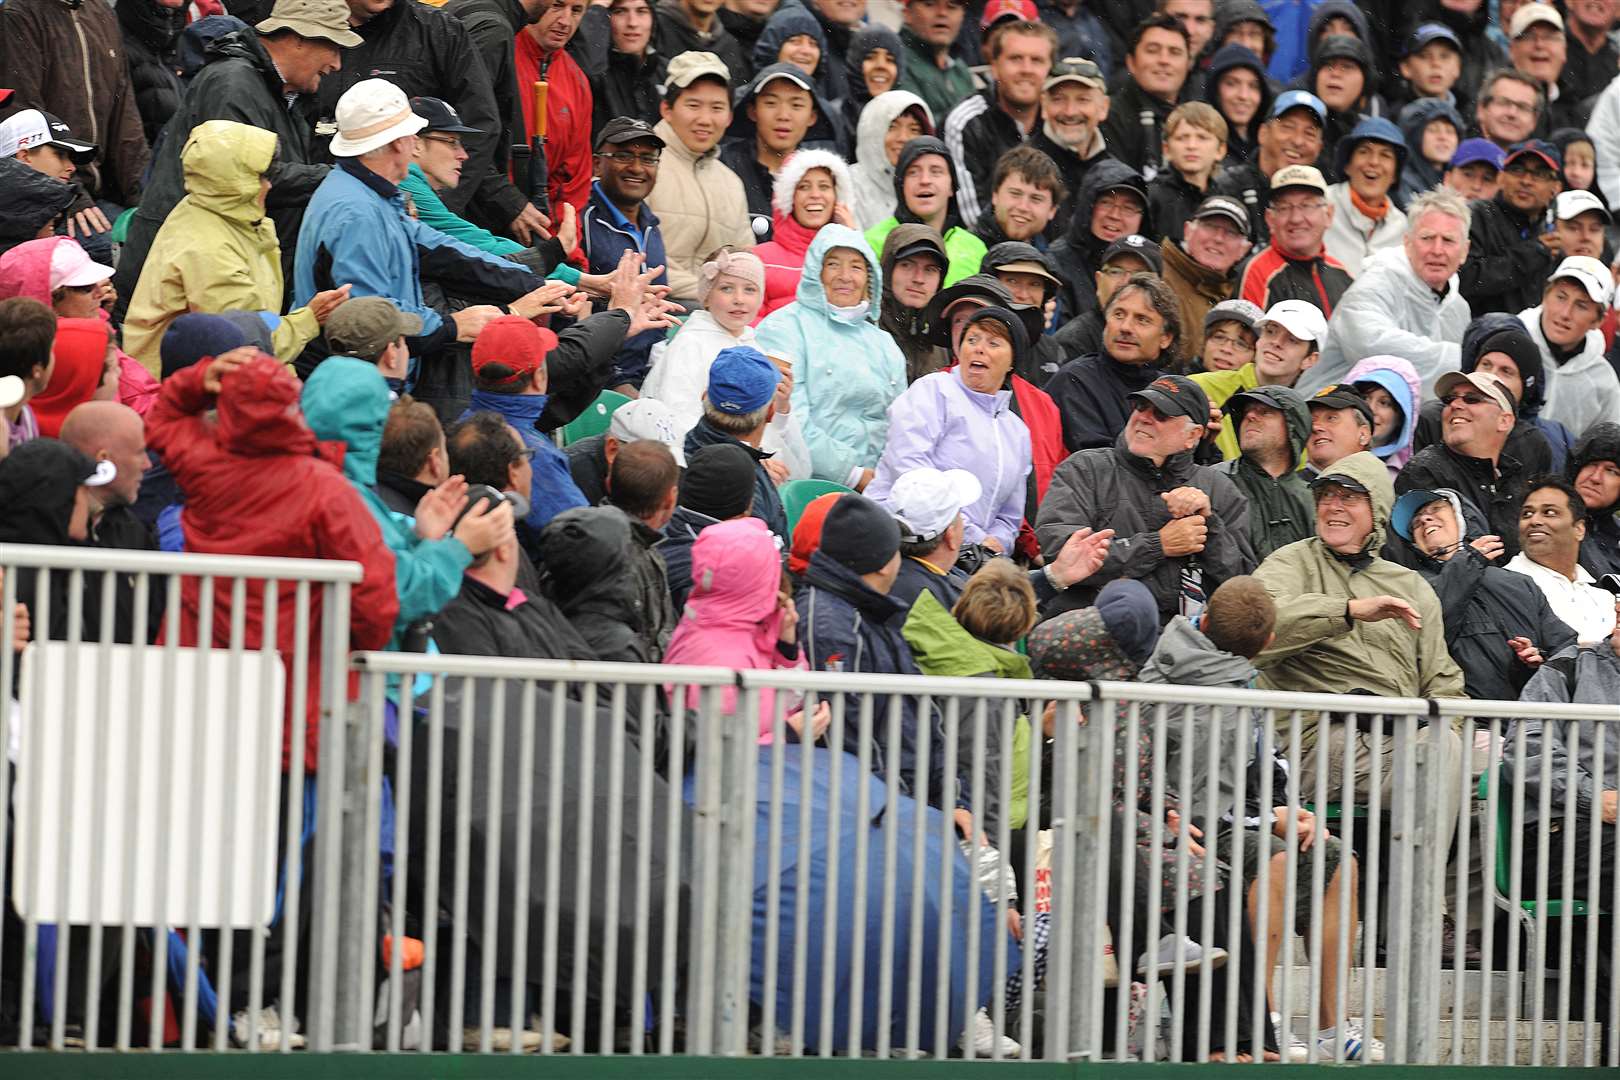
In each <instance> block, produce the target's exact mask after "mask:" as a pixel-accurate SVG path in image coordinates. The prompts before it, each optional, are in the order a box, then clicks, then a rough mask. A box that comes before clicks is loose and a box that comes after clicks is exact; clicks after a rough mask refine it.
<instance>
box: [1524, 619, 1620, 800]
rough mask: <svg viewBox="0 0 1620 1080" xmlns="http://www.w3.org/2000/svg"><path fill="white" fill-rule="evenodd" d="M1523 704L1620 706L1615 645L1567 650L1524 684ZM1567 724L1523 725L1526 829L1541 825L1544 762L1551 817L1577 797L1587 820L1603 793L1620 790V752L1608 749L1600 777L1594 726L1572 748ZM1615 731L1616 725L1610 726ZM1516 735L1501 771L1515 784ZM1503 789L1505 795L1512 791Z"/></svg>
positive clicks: (1588, 726)
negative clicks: (1525, 702) (1619, 704)
mask: <svg viewBox="0 0 1620 1080" xmlns="http://www.w3.org/2000/svg"><path fill="white" fill-rule="evenodd" d="M1519 698H1520V700H1521V701H1553V702H1561V703H1573V704H1577V705H1608V706H1613V705H1614V703H1615V702H1617V701H1620V656H1616V655H1615V651H1614V646H1613V644H1612V643H1611V642H1607V641H1605V642H1603V643H1602V644H1601V645H1598V646H1595V647H1593V648H1588V649H1566V650H1565V651H1563V652H1561V653H1559V654H1558V655H1557V656H1554V657H1553V658H1552V659H1550V660H1548V661H1547V662H1546V663H1544V664H1542V665H1541V670H1540V671H1538V672H1536V674H1535V677H1534V678H1532V679H1531V680H1530V682H1529V683H1527V684H1526V685H1525V688H1524V693H1522V694H1520V695H1519ZM1571 723H1573V721H1569V720H1520V721H1517V722H1516V723H1515V727H1519V726H1522V727H1523V729H1524V762H1523V771H1524V824H1525V827H1526V828H1527V829H1528V828H1529V827H1530V826H1532V825H1535V824H1536V823H1537V822H1539V821H1540V820H1541V767H1542V759H1543V758H1550V759H1551V760H1550V761H1549V762H1548V764H1549V765H1550V776H1551V789H1550V790H1549V792H1548V794H1549V796H1550V800H1549V802H1548V806H1549V808H1550V813H1551V816H1552V817H1553V818H1561V817H1564V816H1565V812H1566V811H1565V807H1566V806H1568V805H1569V803H1568V799H1569V797H1570V796H1571V795H1573V796H1574V809H1575V812H1576V814H1577V815H1579V816H1581V817H1585V816H1586V815H1588V814H1590V813H1591V811H1592V804H1593V803H1594V802H1596V801H1597V799H1598V797H1599V795H1600V793H1601V792H1604V791H1610V790H1614V789H1616V788H1620V753H1616V752H1615V750H1614V747H1613V746H1612V745H1610V746H1606V747H1605V752H1604V755H1603V773H1602V775H1601V776H1600V775H1598V773H1597V772H1596V764H1597V754H1596V749H1595V747H1594V732H1595V729H1596V728H1597V725H1596V724H1593V723H1585V724H1582V725H1580V741H1579V742H1578V743H1576V744H1574V745H1571V743H1570V725H1571ZM1607 726H1610V727H1612V725H1607ZM1517 737H1518V736H1517V732H1516V731H1514V730H1512V729H1510V730H1509V732H1508V737H1507V743H1506V745H1507V747H1508V749H1507V750H1506V754H1505V760H1504V765H1505V768H1504V769H1503V781H1504V783H1506V784H1512V783H1513V782H1514V776H1515V774H1516V772H1517V771H1518V764H1517V763H1516V762H1515V760H1514V756H1515V755H1514V753H1513V751H1512V749H1511V748H1512V746H1513V745H1514V742H1515V740H1516V739H1517ZM1511 790H1512V789H1511V788H1508V787H1504V788H1503V791H1505V792H1507V791H1511Z"/></svg>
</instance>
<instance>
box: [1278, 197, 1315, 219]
mask: <svg viewBox="0 0 1620 1080" xmlns="http://www.w3.org/2000/svg"><path fill="white" fill-rule="evenodd" d="M1326 208H1327V203H1326V202H1324V201H1317V202H1302V203H1272V204H1271V213H1273V214H1276V215H1277V216H1278V217H1280V218H1284V219H1287V218H1295V217H1310V216H1311V215H1313V214H1319V213H1321V212H1322V211H1323V210H1325V209H1326Z"/></svg>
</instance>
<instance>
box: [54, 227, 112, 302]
mask: <svg viewBox="0 0 1620 1080" xmlns="http://www.w3.org/2000/svg"><path fill="white" fill-rule="evenodd" d="M112 276H113V268H112V267H110V266H105V265H103V264H101V263H98V262H96V261H95V260H93V259H91V258H90V256H89V255H88V254H87V253H86V252H85V250H84V248H82V247H80V246H79V242H78V241H77V240H72V239H69V238H68V237H65V236H64V237H57V241H56V246H55V247H54V248H52V249H51V291H52V292H55V291H56V290H57V289H82V288H84V287H85V286H87V285H96V284H99V283H101V282H103V281H106V280H107V279H108V278H110V277H112Z"/></svg>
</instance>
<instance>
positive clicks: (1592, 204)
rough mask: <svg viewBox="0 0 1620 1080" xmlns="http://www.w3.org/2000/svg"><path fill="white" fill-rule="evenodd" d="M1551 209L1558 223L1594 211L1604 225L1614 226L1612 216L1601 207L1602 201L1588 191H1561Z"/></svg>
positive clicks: (1605, 208) (1605, 207) (1604, 207)
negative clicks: (1553, 210)
mask: <svg viewBox="0 0 1620 1080" xmlns="http://www.w3.org/2000/svg"><path fill="white" fill-rule="evenodd" d="M1553 207H1554V208H1555V212H1556V213H1557V215H1558V220H1559V221H1568V220H1570V219H1571V218H1575V217H1579V216H1580V215H1582V214H1585V213H1588V212H1589V211H1593V210H1595V211H1597V213H1598V216H1599V217H1601V218H1603V223H1604V224H1605V225H1612V224H1614V215H1613V214H1611V213H1609V208H1608V207H1607V206H1604V205H1603V200H1602V199H1600V198H1598V197H1597V196H1596V195H1594V194H1592V193H1591V192H1590V191H1580V190H1578V189H1577V190H1575V191H1561V192H1559V193H1558V198H1556V199H1554V200H1553Z"/></svg>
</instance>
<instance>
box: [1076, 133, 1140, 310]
mask: <svg viewBox="0 0 1620 1080" xmlns="http://www.w3.org/2000/svg"><path fill="white" fill-rule="evenodd" d="M1125 187H1128V188H1134V189H1135V190H1136V191H1138V192H1141V193H1142V194H1143V203H1142V224H1141V225H1140V226H1139V227H1138V228H1137V230H1136V231H1137V232H1138V233H1140V234H1141V235H1143V236H1154V235H1156V234H1155V233H1154V231H1153V220H1152V219H1153V214H1152V212H1151V210H1150V208H1149V206H1148V203H1147V199H1146V193H1147V183H1146V182H1145V181H1144V180H1143V179H1142V174H1141V173H1139V172H1137V171H1136V170H1135V169H1133V168H1131V167H1130V166H1129V165H1127V164H1125V163H1124V162H1123V161H1119V160H1116V159H1115V158H1111V157H1106V158H1103V159H1102V160H1100V161H1098V162H1097V163H1096V164H1095V165H1093V166H1092V167H1091V168H1090V169H1089V170H1088V171H1087V172H1086V179H1085V181H1084V182H1083V183H1082V184H1081V185H1080V191H1079V193H1078V194H1077V195H1076V196H1075V199H1074V215H1073V216H1072V217H1070V218H1069V231H1068V232H1066V233H1064V234H1063V238H1062V239H1060V240H1059V241H1058V242H1057V243H1055V244H1053V245H1052V250H1051V252H1050V254H1051V257H1052V260H1053V261H1054V262H1056V263H1057V264H1058V276H1059V277H1061V278H1064V279H1066V280H1067V281H1068V287H1067V288H1065V289H1062V290H1060V291H1059V295H1060V296H1061V297H1063V305H1064V312H1063V314H1064V316H1065V317H1068V318H1073V317H1074V316H1076V315H1081V314H1084V313H1085V312H1087V311H1090V310H1092V309H1093V308H1095V307H1096V306H1097V286H1096V283H1095V282H1094V281H1093V280H1092V274H1093V273H1094V272H1095V271H1096V270H1097V267H1098V264H1099V263H1100V262H1101V261H1102V253H1103V252H1104V251H1105V250H1107V248H1108V241H1105V240H1099V239H1098V238H1097V237H1096V236H1095V235H1094V234H1093V233H1092V231H1091V210H1092V207H1093V206H1094V205H1096V202H1097V200H1098V198H1100V197H1101V196H1102V195H1103V194H1104V193H1105V192H1107V191H1111V190H1113V189H1115V188H1125Z"/></svg>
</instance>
